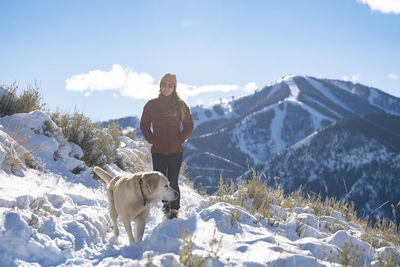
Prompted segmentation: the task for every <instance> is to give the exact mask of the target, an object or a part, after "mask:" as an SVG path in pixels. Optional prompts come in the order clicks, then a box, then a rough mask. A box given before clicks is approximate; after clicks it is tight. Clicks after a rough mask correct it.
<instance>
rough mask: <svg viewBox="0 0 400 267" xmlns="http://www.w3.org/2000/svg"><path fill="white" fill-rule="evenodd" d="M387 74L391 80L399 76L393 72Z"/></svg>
mask: <svg viewBox="0 0 400 267" xmlns="http://www.w3.org/2000/svg"><path fill="white" fill-rule="evenodd" d="M388 76H389V79H391V80H397V79H398V78H399V76H398V75H396V74H394V73H389V74H388Z"/></svg>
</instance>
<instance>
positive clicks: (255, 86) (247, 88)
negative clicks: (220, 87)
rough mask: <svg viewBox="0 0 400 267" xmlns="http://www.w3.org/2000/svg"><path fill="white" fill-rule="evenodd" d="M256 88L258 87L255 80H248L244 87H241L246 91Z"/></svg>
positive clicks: (252, 90)
mask: <svg viewBox="0 0 400 267" xmlns="http://www.w3.org/2000/svg"><path fill="white" fill-rule="evenodd" d="M256 89H258V87H257V84H256V83H255V82H250V83H248V84H246V85H245V87H244V88H243V90H244V91H246V92H254V91H255V90H256Z"/></svg>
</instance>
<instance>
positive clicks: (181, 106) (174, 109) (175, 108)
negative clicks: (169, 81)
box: [159, 85, 186, 121]
mask: <svg viewBox="0 0 400 267" xmlns="http://www.w3.org/2000/svg"><path fill="white" fill-rule="evenodd" d="M161 95H162V92H161V90H160V92H159V96H161ZM167 114H168V116H176V117H178V118H180V119H181V120H182V121H184V120H185V118H186V103H185V101H183V100H182V98H180V96H179V94H178V92H177V91H176V85H175V88H174V91H173V92H172V94H171V95H170V97H169V102H168V113H167Z"/></svg>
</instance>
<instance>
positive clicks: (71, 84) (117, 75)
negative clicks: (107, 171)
mask: <svg viewBox="0 0 400 267" xmlns="http://www.w3.org/2000/svg"><path fill="white" fill-rule="evenodd" d="M65 83H66V89H67V90H70V91H79V92H82V93H84V94H85V96H88V95H90V94H91V93H92V92H94V91H104V90H114V91H117V93H119V95H122V96H127V97H132V98H135V99H150V98H154V97H157V95H158V91H159V84H158V82H157V83H155V79H154V78H153V77H151V75H149V74H147V73H144V72H142V73H138V72H134V71H132V70H129V69H124V68H123V67H122V66H120V65H118V64H115V65H113V66H112V68H111V70H110V71H102V70H93V71H90V72H88V73H86V74H77V75H74V76H72V77H71V78H69V79H67V80H66V82H65ZM237 89H239V86H237V85H229V84H220V85H203V86H194V85H188V84H183V83H178V87H177V90H178V93H179V95H180V96H181V97H182V98H184V99H186V98H188V97H193V96H198V95H200V94H203V93H213V92H224V93H227V92H230V91H233V90H237ZM115 96H116V93H114V97H115Z"/></svg>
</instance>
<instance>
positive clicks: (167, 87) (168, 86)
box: [161, 80, 175, 96]
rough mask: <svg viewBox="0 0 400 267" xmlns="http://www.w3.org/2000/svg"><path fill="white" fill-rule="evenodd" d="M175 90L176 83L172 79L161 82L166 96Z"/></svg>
mask: <svg viewBox="0 0 400 267" xmlns="http://www.w3.org/2000/svg"><path fill="white" fill-rule="evenodd" d="M174 90H175V83H173V82H170V81H168V80H167V81H164V82H162V83H161V93H162V94H163V95H165V96H169V95H171V94H172V92H173V91H174Z"/></svg>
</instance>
